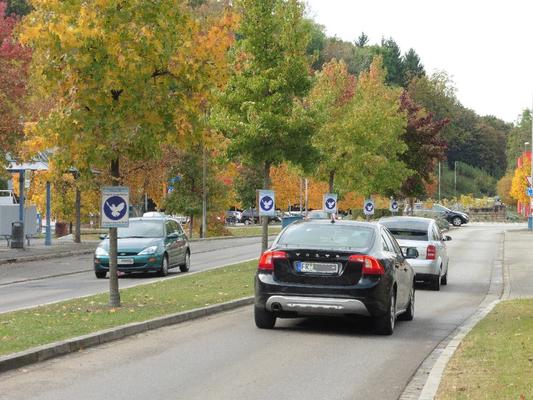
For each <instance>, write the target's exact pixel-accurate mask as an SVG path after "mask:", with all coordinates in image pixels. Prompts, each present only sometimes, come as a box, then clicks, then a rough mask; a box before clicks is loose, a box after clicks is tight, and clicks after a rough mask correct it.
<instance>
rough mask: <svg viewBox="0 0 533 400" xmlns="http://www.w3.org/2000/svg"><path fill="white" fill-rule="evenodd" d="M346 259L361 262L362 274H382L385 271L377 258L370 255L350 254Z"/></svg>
mask: <svg viewBox="0 0 533 400" xmlns="http://www.w3.org/2000/svg"><path fill="white" fill-rule="evenodd" d="M348 261H351V262H359V263H362V264H363V269H362V273H363V275H383V274H384V273H385V269H384V268H383V265H381V263H380V262H379V260H378V259H376V258H374V257H372V256H366V255H359V254H356V255H353V256H350V258H349V259H348Z"/></svg>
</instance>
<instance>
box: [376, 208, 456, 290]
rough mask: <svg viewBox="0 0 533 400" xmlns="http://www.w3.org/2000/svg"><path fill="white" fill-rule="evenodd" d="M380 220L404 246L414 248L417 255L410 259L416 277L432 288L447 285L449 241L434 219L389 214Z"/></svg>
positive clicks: (437, 288) (435, 288) (449, 238)
mask: <svg viewBox="0 0 533 400" xmlns="http://www.w3.org/2000/svg"><path fill="white" fill-rule="evenodd" d="M379 223H380V224H382V225H384V226H386V227H387V228H388V229H389V231H390V232H391V233H392V235H393V236H394V237H395V238H396V240H397V241H398V243H399V244H400V246H402V248H412V247H415V248H416V249H417V250H418V257H417V258H414V259H410V260H409V264H411V266H412V267H413V269H414V270H415V272H416V280H417V281H418V280H422V281H425V282H429V283H430V284H431V288H432V289H433V290H437V291H438V290H440V286H441V284H442V285H447V284H448V264H449V257H448V252H447V249H446V243H445V242H446V241H449V240H451V239H452V238H451V237H450V236H443V235H442V233H441V232H440V229H439V228H438V226H437V223H436V222H435V220H433V219H431V218H420V217H387V218H381V219H380V220H379Z"/></svg>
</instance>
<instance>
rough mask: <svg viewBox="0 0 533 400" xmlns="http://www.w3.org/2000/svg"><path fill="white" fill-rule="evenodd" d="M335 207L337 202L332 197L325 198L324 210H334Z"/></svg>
mask: <svg viewBox="0 0 533 400" xmlns="http://www.w3.org/2000/svg"><path fill="white" fill-rule="evenodd" d="M336 205H337V200H335V199H334V198H333V197H328V198H326V202H325V206H326V209H328V210H334V209H335V206H336Z"/></svg>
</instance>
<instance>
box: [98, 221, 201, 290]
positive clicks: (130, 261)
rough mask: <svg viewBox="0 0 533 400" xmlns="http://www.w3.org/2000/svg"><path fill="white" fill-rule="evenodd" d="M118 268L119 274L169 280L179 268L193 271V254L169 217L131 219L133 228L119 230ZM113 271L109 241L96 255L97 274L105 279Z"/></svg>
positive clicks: (105, 242) (180, 230) (104, 242)
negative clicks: (154, 274) (153, 275)
mask: <svg viewBox="0 0 533 400" xmlns="http://www.w3.org/2000/svg"><path fill="white" fill-rule="evenodd" d="M117 234H118V252H117V268H118V270H119V271H122V272H126V273H131V272H157V273H159V275H160V276H166V275H167V274H168V270H169V269H171V268H176V267H179V269H180V270H181V272H187V271H189V268H190V265H191V250H190V248H189V241H188V239H187V235H185V232H183V229H182V227H181V225H180V223H179V222H178V221H177V220H175V219H173V218H172V217H168V216H165V215H161V216H157V217H143V218H130V221H129V227H127V228H118V232H117ZM107 271H109V239H108V238H105V239H104V240H102V242H101V243H100V244H99V245H98V247H97V248H96V251H95V253H94V273H95V275H96V277H97V278H99V279H103V278H105V277H106V274H107Z"/></svg>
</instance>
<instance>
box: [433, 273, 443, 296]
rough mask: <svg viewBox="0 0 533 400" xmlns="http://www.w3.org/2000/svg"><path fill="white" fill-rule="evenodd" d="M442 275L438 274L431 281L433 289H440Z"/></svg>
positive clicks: (436, 290)
mask: <svg viewBox="0 0 533 400" xmlns="http://www.w3.org/2000/svg"><path fill="white" fill-rule="evenodd" d="M440 280H441V277H440V275H437V276H436V277H435V278H433V281H431V290H433V291H435V292H438V291H439V290H440Z"/></svg>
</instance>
